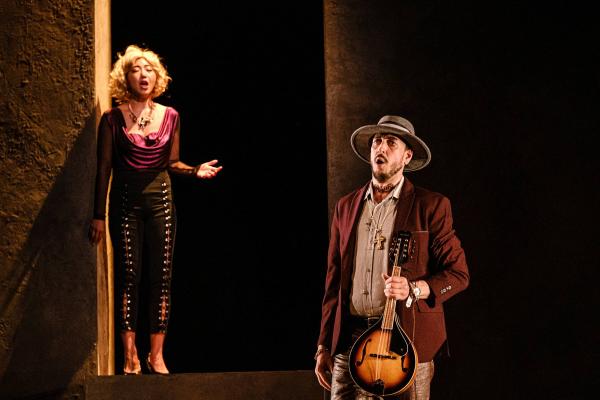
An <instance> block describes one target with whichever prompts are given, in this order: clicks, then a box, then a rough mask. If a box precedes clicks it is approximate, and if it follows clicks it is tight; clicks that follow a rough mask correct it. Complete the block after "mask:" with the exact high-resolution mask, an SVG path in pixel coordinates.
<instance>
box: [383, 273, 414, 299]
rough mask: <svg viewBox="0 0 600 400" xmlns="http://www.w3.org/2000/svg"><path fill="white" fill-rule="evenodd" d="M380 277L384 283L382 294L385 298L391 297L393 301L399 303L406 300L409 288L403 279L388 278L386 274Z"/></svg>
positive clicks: (396, 277) (400, 277) (399, 277)
mask: <svg viewBox="0 0 600 400" xmlns="http://www.w3.org/2000/svg"><path fill="white" fill-rule="evenodd" d="M381 277H382V278H383V280H384V281H385V289H384V290H383V292H384V293H385V295H386V296H387V297H390V298H392V297H393V298H394V299H396V300H401V301H402V300H406V298H407V297H408V291H409V290H410V286H409V285H408V280H407V279H406V278H405V277H403V276H389V275H387V274H381Z"/></svg>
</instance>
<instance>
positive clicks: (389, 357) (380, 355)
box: [369, 353, 397, 360]
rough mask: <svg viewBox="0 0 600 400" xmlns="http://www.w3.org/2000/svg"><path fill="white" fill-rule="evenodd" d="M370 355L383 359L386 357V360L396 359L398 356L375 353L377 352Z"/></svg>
mask: <svg viewBox="0 0 600 400" xmlns="http://www.w3.org/2000/svg"><path fill="white" fill-rule="evenodd" d="M369 357H373V358H383V359H386V360H395V359H396V358H397V357H396V356H386V355H383V354H375V353H371V354H369Z"/></svg>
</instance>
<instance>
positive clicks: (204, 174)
mask: <svg viewBox="0 0 600 400" xmlns="http://www.w3.org/2000/svg"><path fill="white" fill-rule="evenodd" d="M218 162H219V161H218V160H212V161H209V162H205V163H204V164H200V166H199V167H198V170H197V171H196V177H198V178H200V179H211V178H214V177H215V176H216V175H217V174H218V173H219V171H220V170H222V169H223V166H220V167H215V166H214V165H215V164H216V163H218Z"/></svg>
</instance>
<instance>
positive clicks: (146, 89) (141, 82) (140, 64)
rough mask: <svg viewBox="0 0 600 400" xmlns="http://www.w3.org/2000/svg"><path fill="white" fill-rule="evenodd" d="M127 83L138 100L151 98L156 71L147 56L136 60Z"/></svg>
mask: <svg viewBox="0 0 600 400" xmlns="http://www.w3.org/2000/svg"><path fill="white" fill-rule="evenodd" d="M127 83H128V84H129V89H130V90H131V93H132V94H133V97H134V98H136V99H137V100H146V99H148V98H150V95H151V94H152V91H153V90H154V85H155V84H156V71H154V67H153V66H152V64H150V63H149V62H148V61H146V59H145V58H138V59H137V60H135V62H134V63H133V65H132V66H131V69H130V70H129V72H128V73H127Z"/></svg>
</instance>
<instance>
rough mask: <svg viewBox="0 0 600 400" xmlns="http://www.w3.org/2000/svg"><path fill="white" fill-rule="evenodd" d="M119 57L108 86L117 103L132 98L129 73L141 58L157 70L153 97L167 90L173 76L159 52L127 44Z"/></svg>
mask: <svg viewBox="0 0 600 400" xmlns="http://www.w3.org/2000/svg"><path fill="white" fill-rule="evenodd" d="M117 56H118V57H119V58H118V59H117V61H116V62H115V63H114V65H113V69H112V71H110V78H109V81H108V87H109V90H110V95H111V96H112V97H114V98H115V99H116V101H117V103H119V104H122V103H125V102H127V101H129V99H131V92H130V91H129V85H128V83H127V73H128V72H129V71H130V70H131V66H132V65H133V64H134V63H135V62H136V61H137V60H138V59H139V58H143V59H145V60H146V61H148V63H150V65H152V67H153V68H154V71H155V72H156V84H155V85H154V90H152V94H151V95H150V97H151V98H153V99H154V98H156V97H158V96H160V95H161V94H163V93H164V92H165V90H167V86H168V85H169V82H170V81H171V77H170V76H169V74H168V73H167V69H166V68H165V67H164V66H163V64H162V63H161V61H160V57H159V56H158V54H156V53H155V52H153V51H152V50H149V49H143V48H141V47H138V46H136V45H130V46H127V49H125V53H124V54H121V53H117Z"/></svg>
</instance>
